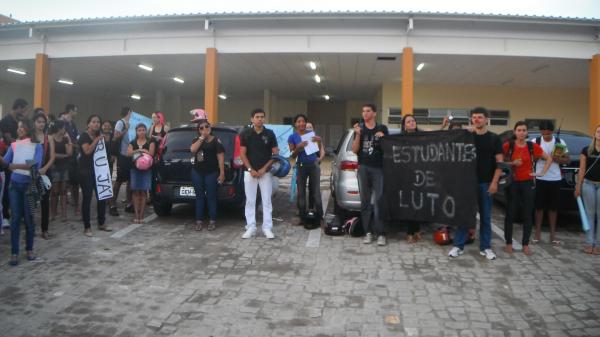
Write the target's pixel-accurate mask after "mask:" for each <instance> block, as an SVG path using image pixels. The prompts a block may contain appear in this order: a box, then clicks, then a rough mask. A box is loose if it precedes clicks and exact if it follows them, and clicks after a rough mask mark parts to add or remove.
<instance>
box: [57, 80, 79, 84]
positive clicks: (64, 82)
mask: <svg viewBox="0 0 600 337" xmlns="http://www.w3.org/2000/svg"><path fill="white" fill-rule="evenodd" d="M58 83H62V84H66V85H73V84H75V82H73V81H70V80H63V79H60V80H58Z"/></svg>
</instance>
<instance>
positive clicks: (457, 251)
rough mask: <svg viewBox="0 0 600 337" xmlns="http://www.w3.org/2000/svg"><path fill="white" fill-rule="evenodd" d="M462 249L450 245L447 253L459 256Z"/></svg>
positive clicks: (450, 255)
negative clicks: (450, 247)
mask: <svg viewBox="0 0 600 337" xmlns="http://www.w3.org/2000/svg"><path fill="white" fill-rule="evenodd" d="M462 253H463V250H462V249H460V248H458V247H452V249H450V252H449V253H448V256H449V257H459V256H460V255H462Z"/></svg>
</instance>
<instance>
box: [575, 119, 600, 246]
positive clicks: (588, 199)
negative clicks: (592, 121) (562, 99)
mask: <svg viewBox="0 0 600 337" xmlns="http://www.w3.org/2000/svg"><path fill="white" fill-rule="evenodd" d="M599 161H600V125H598V126H596V130H595V131H594V136H593V137H592V142H591V143H590V145H588V146H586V147H584V148H583V149H582V150H581V154H580V155H579V173H578V175H577V185H576V186H575V197H579V196H581V197H582V198H583V204H584V205H585V213H586V215H587V217H588V221H589V223H590V229H589V230H588V231H587V232H586V233H585V245H584V246H583V251H584V252H586V253H587V254H596V255H600V224H599V223H600V211H599V210H600V162H599Z"/></svg>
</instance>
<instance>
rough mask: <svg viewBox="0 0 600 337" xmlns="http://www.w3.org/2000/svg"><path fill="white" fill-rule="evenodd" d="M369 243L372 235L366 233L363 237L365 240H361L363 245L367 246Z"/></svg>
mask: <svg viewBox="0 0 600 337" xmlns="http://www.w3.org/2000/svg"><path fill="white" fill-rule="evenodd" d="M371 242H373V234H371V233H367V235H365V238H364V239H363V243H364V244H365V245H367V244H369V243H371Z"/></svg>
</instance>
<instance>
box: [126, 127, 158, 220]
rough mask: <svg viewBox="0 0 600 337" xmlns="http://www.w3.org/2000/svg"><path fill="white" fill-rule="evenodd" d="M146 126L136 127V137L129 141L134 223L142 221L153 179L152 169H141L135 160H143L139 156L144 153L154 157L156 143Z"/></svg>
mask: <svg viewBox="0 0 600 337" xmlns="http://www.w3.org/2000/svg"><path fill="white" fill-rule="evenodd" d="M147 131H148V130H147V129H146V126H145V125H144V124H142V123H140V124H138V125H137V126H136V127H135V139H134V140H132V141H131V142H130V143H129V148H128V149H127V155H128V156H129V157H132V159H133V161H134V163H133V165H132V167H131V191H132V197H133V209H134V218H133V223H142V222H143V218H144V210H145V208H146V198H147V196H148V191H149V190H150V186H151V182H152V181H151V180H152V169H151V167H148V168H147V169H139V168H138V167H137V166H136V163H135V161H136V160H141V159H138V158H139V157H141V156H143V155H144V154H147V155H150V157H152V158H153V157H154V150H155V148H156V144H155V143H154V142H153V141H152V140H150V139H149V138H148V136H147Z"/></svg>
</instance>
